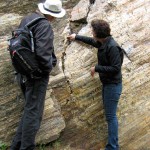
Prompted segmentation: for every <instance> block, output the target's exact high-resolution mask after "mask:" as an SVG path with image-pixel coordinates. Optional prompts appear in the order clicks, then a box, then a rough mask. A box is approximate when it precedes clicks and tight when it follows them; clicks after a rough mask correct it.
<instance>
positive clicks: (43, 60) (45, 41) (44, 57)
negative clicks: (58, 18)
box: [19, 13, 55, 75]
mask: <svg viewBox="0 0 150 150" xmlns="http://www.w3.org/2000/svg"><path fill="white" fill-rule="evenodd" d="M38 17H44V16H42V15H40V14H38V13H32V14H30V15H29V16H26V17H25V18H24V19H23V20H22V21H21V23H20V26H19V28H22V27H24V26H25V25H26V24H27V23H29V22H30V21H32V20H34V19H35V18H38ZM30 30H31V31H32V33H33V37H34V43H35V52H36V56H37V60H38V63H39V68H40V69H41V70H42V71H43V74H45V75H46V74H49V73H50V71H51V70H52V67H53V64H52V63H53V56H54V55H55V54H54V46H53V38H54V34H53V30H52V27H51V25H50V23H49V21H48V20H47V19H46V18H45V19H41V20H38V21H37V22H36V23H35V24H34V25H33V26H31V27H30Z"/></svg>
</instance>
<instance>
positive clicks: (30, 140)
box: [20, 76, 49, 150]
mask: <svg viewBox="0 0 150 150" xmlns="http://www.w3.org/2000/svg"><path fill="white" fill-rule="evenodd" d="M48 79H49V77H48V76H47V77H45V78H41V79H39V80H28V81H27V82H26V93H25V96H26V102H25V107H24V117H23V123H22V136H21V148H20V150H33V149H34V148H35V136H36V133H37V131H38V129H39V128H40V123H41V118H42V115H43V109H44V101H45V95H46V89H47V85H48Z"/></svg>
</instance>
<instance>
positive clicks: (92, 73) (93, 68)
mask: <svg viewBox="0 0 150 150" xmlns="http://www.w3.org/2000/svg"><path fill="white" fill-rule="evenodd" d="M94 74H95V67H91V76H92V77H94Z"/></svg>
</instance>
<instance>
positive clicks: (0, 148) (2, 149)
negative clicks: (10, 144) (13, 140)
mask: <svg viewBox="0 0 150 150" xmlns="http://www.w3.org/2000/svg"><path fill="white" fill-rule="evenodd" d="M0 150H7V145H6V144H5V143H3V142H2V141H0Z"/></svg>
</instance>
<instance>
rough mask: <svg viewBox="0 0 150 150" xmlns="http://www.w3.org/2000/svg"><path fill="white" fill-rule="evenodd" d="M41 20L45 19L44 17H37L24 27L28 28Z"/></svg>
mask: <svg viewBox="0 0 150 150" xmlns="http://www.w3.org/2000/svg"><path fill="white" fill-rule="evenodd" d="M42 19H46V18H45V17H37V18H35V19H33V20H32V21H30V22H28V23H27V24H26V25H25V27H28V28H29V27H30V26H32V25H33V24H35V23H37V22H38V21H39V20H42ZM46 20H47V19H46Z"/></svg>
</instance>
